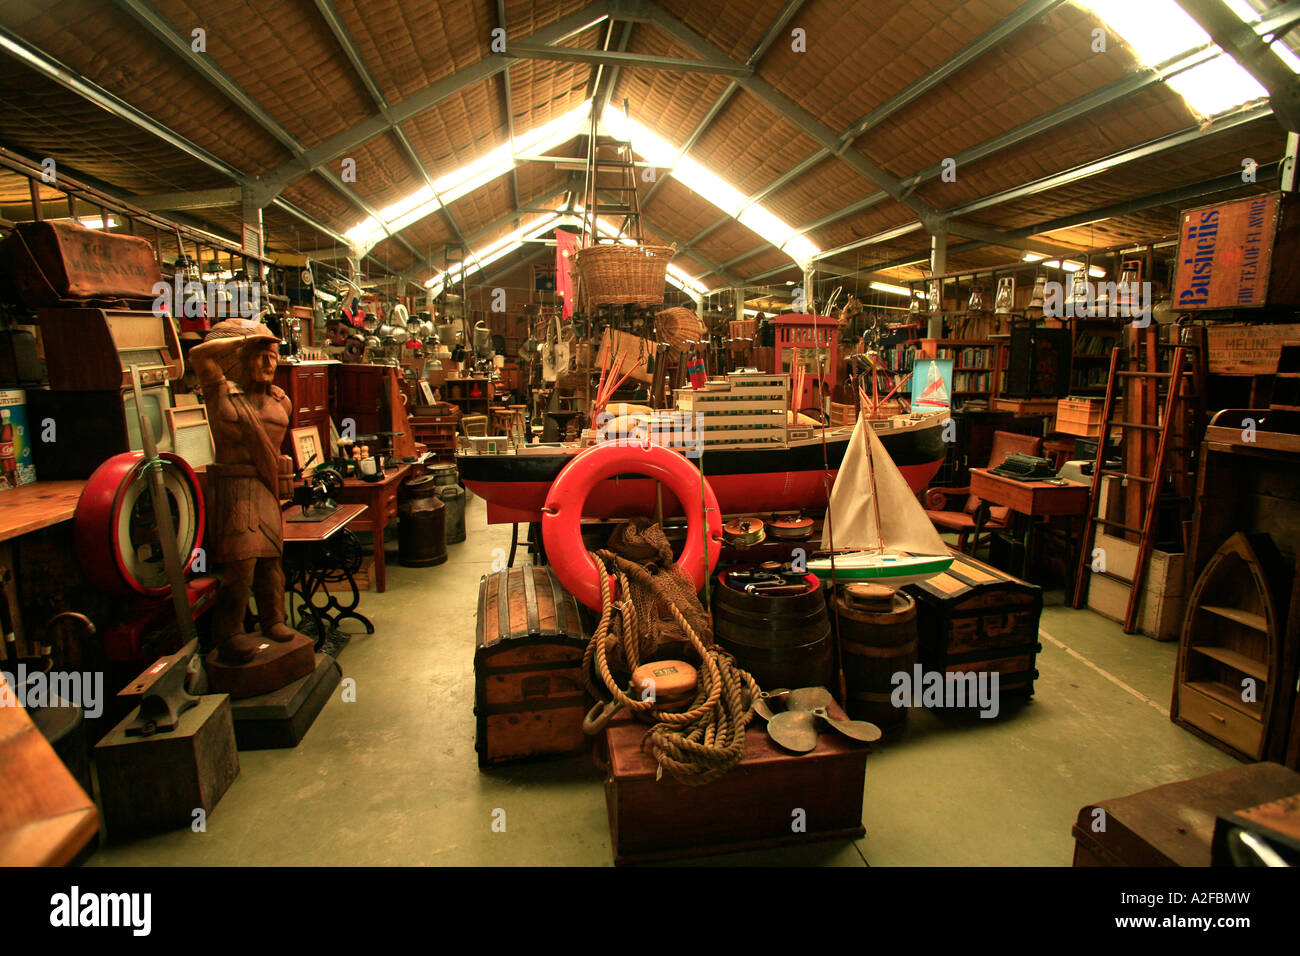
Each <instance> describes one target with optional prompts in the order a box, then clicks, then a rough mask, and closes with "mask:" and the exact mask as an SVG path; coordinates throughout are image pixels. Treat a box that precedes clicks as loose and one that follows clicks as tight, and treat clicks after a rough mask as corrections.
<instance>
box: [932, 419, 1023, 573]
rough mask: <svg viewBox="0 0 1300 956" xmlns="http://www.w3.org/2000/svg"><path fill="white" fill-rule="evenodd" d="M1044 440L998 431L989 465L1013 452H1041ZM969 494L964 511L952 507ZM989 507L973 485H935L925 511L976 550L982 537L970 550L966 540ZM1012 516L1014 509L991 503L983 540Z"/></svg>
mask: <svg viewBox="0 0 1300 956" xmlns="http://www.w3.org/2000/svg"><path fill="white" fill-rule="evenodd" d="M1042 447H1043V440H1042V439H1041V438H1038V437H1035V436H1033V435H1017V434H1014V433H1013V432H994V433H993V448H992V451H991V452H990V453H989V460H988V465H987V467H989V468H996V467H997V466H998V465H1000V464H1002V463H1003V462H1004V461H1006V460H1007V456H1008V455H1011V454H1021V455H1039V454H1041V452H1042ZM963 495H964V496H965V501H964V502H963V503H962V506H961V510H960V511H951V510H949V506H950V502H951V500H952V499H960V498H961V497H962V496H963ZM982 507H985V504H984V500H983V499H982V498H977V497H976V496H975V495H972V494H971V493H970V488H969V487H965V488H931V489H929V490H928V491H926V493H925V509H926V510H925V513H926V515H927V516H928V517H929V519H930V521H931V522H932V523H933V524H934V526H935V528H937V529H938V530H939V531H940V533H942V532H949V533H951V534H955V535H957V550H958V551H962V552H965V553H970V554H974V553H975V552H976V551H978V550H979V548H980V547H981V541H974V542H973V543H972V544H971V550H970V551H969V552H966V542H967V539H968V538H969V537H970V535H972V534H974V532H975V528H976V525H977V522H978V518H979V511H980V508H982ZM1010 520H1011V509H1010V508H1004V507H1002V506H1000V505H993V506H989V508H988V517H987V518H986V519H985V521H984V530H985V531H987V532H988V534H986V535H985V536H984V537H983V539H982V543H983V544H988V542H989V541H990V540H992V537H993V532H994V531H998V530H1001V529H1002V528H1005V527H1006V526H1007V523H1008V522H1009V521H1010Z"/></svg>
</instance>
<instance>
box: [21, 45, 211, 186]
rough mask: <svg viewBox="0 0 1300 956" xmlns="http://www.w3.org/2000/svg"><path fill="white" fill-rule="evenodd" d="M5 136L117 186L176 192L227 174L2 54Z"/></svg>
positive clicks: (36, 155) (32, 151)
mask: <svg viewBox="0 0 1300 956" xmlns="http://www.w3.org/2000/svg"><path fill="white" fill-rule="evenodd" d="M0 140H2V141H3V142H4V144H5V145H6V146H9V147H10V148H13V149H16V150H18V151H19V152H22V153H25V154H27V155H28V156H29V157H30V158H32V159H34V160H35V161H36V162H38V163H39V162H40V161H41V160H43V159H44V158H45V157H47V156H48V157H51V158H53V159H54V160H55V162H56V164H62V165H65V166H66V167H67V168H68V169H69V171H70V173H71V175H72V176H73V177H74V178H76V177H77V174H79V173H80V174H81V175H82V176H85V177H89V178H93V179H96V180H99V181H100V182H102V183H104V184H106V185H107V186H109V187H110V190H111V191H114V192H118V193H124V194H128V193H134V194H139V193H155V192H172V191H175V190H184V189H200V188H208V187H211V186H222V185H226V184H227V183H228V182H229V180H227V179H226V178H225V177H224V176H222V175H221V174H220V173H218V172H216V171H215V170H212V169H211V168H209V167H208V166H206V165H205V164H203V163H201V162H199V161H198V160H195V159H192V158H190V157H189V156H187V155H186V154H184V153H182V152H181V151H180V150H178V149H175V148H174V147H172V146H169V145H167V144H166V143H164V142H162V141H161V140H158V139H155V138H153V137H151V136H148V135H146V134H144V133H142V132H141V131H140V130H139V129H138V128H137V127H136V126H134V125H133V124H131V123H128V122H126V121H125V120H119V119H117V118H115V117H113V116H111V115H109V114H108V113H106V112H104V111H103V110H101V109H100V108H99V107H97V106H94V105H93V104H91V103H89V102H87V101H86V100H84V99H82V98H81V97H79V96H77V95H76V94H75V93H72V92H71V91H69V90H65V89H64V88H63V87H61V86H58V85H57V84H55V83H54V82H53V81H49V80H46V79H45V78H44V77H41V76H37V75H35V74H33V73H31V72H30V71H29V70H27V69H26V68H25V67H23V66H22V65H21V64H19V63H17V62H16V61H14V60H10V59H8V58H0Z"/></svg>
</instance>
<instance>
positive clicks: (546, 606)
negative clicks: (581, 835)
mask: <svg viewBox="0 0 1300 956" xmlns="http://www.w3.org/2000/svg"><path fill="white" fill-rule="evenodd" d="M586 646H587V633H586V627H585V625H584V624H583V621H582V618H581V617H580V612H579V610H578V602H577V601H576V600H575V599H574V597H573V595H572V594H570V593H569V592H568V591H566V590H564V588H563V586H562V585H561V584H560V582H559V580H558V579H557V578H556V577H555V574H554V572H552V571H551V569H550V568H549V567H524V568H512V569H507V570H505V571H498V572H497V573H495V574H489V575H486V576H485V577H484V578H483V580H482V581H481V582H480V583H479V589H478V646H477V648H476V650H475V652H474V700H475V705H474V714H475V716H476V717H477V721H476V723H477V728H478V736H477V740H476V742H475V748H476V749H477V750H478V762H479V766H480V767H488V766H491V765H493V764H498V763H504V762H506V761H509V760H523V759H526V758H529V757H541V756H548V755H558V754H570V753H576V752H578V751H581V750H583V749H584V748H585V746H586V736H585V735H584V734H583V732H582V718H583V717H584V716H585V715H586V712H587V708H588V706H589V702H588V699H587V694H586V693H585V691H584V689H583V685H582V675H581V669H582V652H583V650H584V649H585V648H586Z"/></svg>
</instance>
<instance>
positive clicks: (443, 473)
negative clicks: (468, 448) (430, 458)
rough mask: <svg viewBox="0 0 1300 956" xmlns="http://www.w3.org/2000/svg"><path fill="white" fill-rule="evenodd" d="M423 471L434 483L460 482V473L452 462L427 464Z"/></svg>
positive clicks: (450, 483) (448, 483)
mask: <svg viewBox="0 0 1300 956" xmlns="http://www.w3.org/2000/svg"><path fill="white" fill-rule="evenodd" d="M425 471H426V472H427V473H428V474H429V475H430V476H431V477H432V478H433V483H434V484H435V485H439V486H441V485H455V484H458V483H459V482H460V473H459V472H458V470H457V469H456V466H455V465H454V464H441V465H427V466H425Z"/></svg>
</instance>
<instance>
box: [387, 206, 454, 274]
mask: <svg viewBox="0 0 1300 956" xmlns="http://www.w3.org/2000/svg"><path fill="white" fill-rule="evenodd" d="M399 235H401V237H402V238H403V239H405V240H406V241H407V242H409V243H410V244H411V245H412V246H414V247H415V248H416V249H418V250H420V254H421V255H424V256H429V257H431V258H432V260H433V261H434V262H435V263H441V262H442V247H443V246H445V245H447V243H449V242H459V240H458V239H457V238H456V236H455V234H454V233H453V232H452V231H451V225H450V224H449V223H448V222H447V217H446V216H444V215H443V214H442V213H441V212H435V213H434V214H433V215H432V216H425V217H424V218H423V219H417V220H416V221H415V222H413V223H411V224H410V225H409V226H407V227H406V228H405V229H403V230H402V231H401V233H399Z"/></svg>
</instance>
